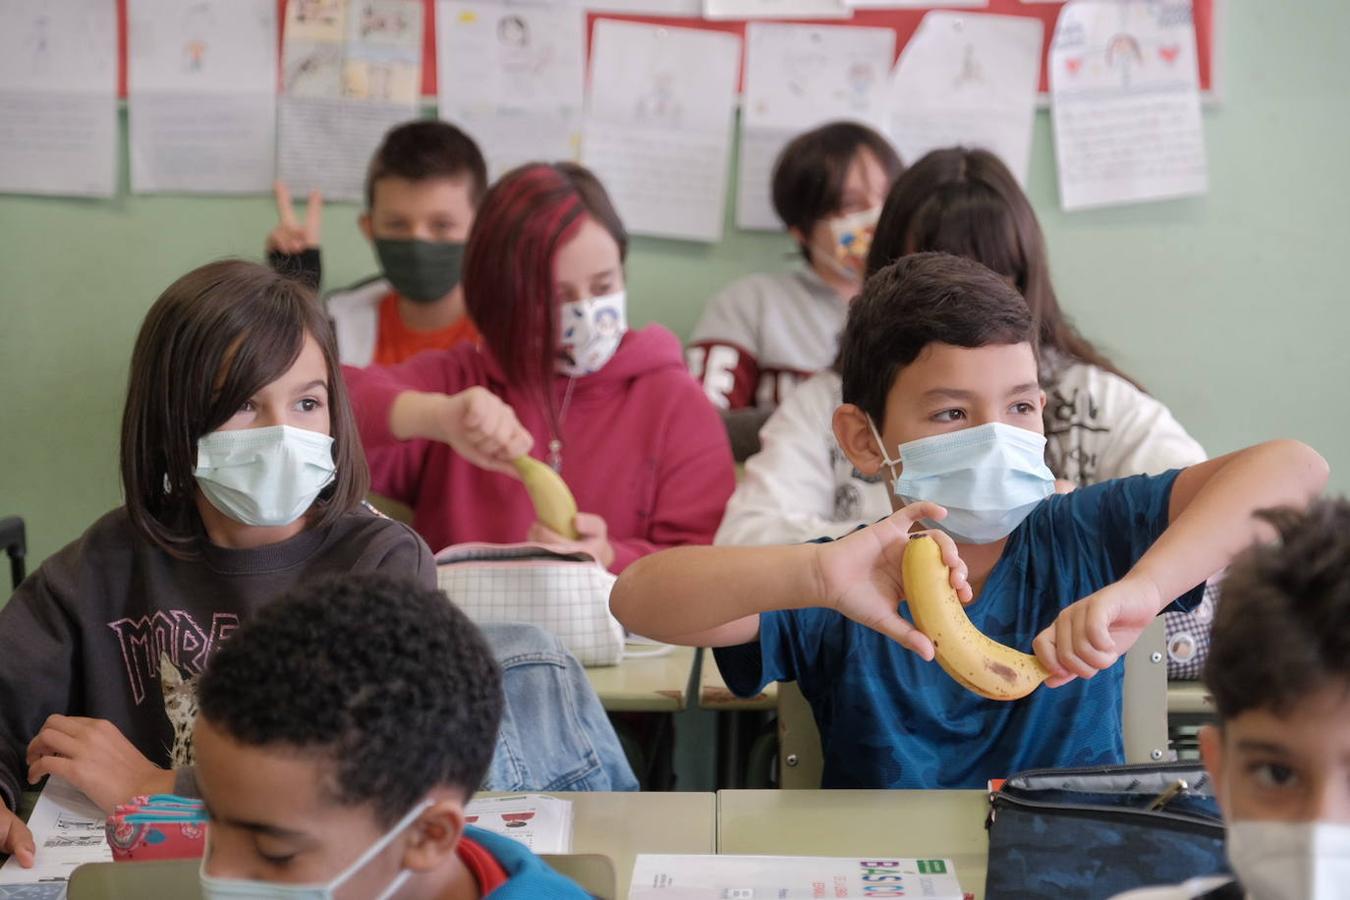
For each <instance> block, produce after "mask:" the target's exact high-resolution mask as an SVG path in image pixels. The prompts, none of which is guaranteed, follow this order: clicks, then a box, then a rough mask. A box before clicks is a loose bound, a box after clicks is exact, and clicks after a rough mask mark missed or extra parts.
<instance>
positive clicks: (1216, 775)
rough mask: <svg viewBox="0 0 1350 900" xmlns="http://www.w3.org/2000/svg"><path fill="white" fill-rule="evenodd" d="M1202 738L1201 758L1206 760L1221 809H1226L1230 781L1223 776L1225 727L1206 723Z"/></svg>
mask: <svg viewBox="0 0 1350 900" xmlns="http://www.w3.org/2000/svg"><path fill="white" fill-rule="evenodd" d="M1198 737H1199V738H1200V758H1201V759H1202V760H1204V762H1205V771H1206V772H1208V773H1209V780H1210V781H1211V782H1212V783H1213V785H1214V796H1215V798H1216V799H1217V800H1218V801H1219V809H1221V810H1224V809H1225V808H1226V807H1227V804H1228V798H1227V797H1225V796H1224V794H1225V793H1226V792H1227V787H1228V783H1227V782H1226V781H1225V780H1224V777H1223V768H1224V763H1225V760H1224V758H1223V729H1222V728H1220V727H1219V726H1217V725H1205V726H1204V727H1202V728H1201V729H1200V733H1199V735H1198Z"/></svg>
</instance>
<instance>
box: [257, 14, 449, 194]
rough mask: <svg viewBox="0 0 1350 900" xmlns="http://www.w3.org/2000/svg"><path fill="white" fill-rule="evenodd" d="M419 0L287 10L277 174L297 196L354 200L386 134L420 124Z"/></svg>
mask: <svg viewBox="0 0 1350 900" xmlns="http://www.w3.org/2000/svg"><path fill="white" fill-rule="evenodd" d="M422 9H423V7H422V3H421V0H311V2H307V3H288V4H287V5H286V24H285V29H284V31H283V45H282V96H281V99H280V101H279V105H278V116H277V175H278V177H279V178H280V179H281V180H282V181H284V182H286V183H287V184H288V185H289V186H290V188H291V190H292V191H294V192H296V193H305V192H307V191H309V190H311V189H313V188H318V189H319V190H320V191H322V192H323V195H324V197H325V198H326V199H332V200H357V199H360V197H361V192H362V188H363V184H364V181H365V170H366V164H367V162H368V161H369V159H370V156H371V154H372V153H374V151H375V148H376V146H378V145H379V142H380V139H381V138H383V136H384V133H385V132H386V131H388V130H389V129H390V128H392V127H393V126H394V125H397V124H399V123H401V122H405V121H408V120H409V119H414V118H416V117H417V104H418V100H419V97H420V92H421V84H422V27H423V22H422Z"/></svg>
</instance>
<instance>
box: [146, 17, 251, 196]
mask: <svg viewBox="0 0 1350 900" xmlns="http://www.w3.org/2000/svg"><path fill="white" fill-rule="evenodd" d="M276 46H277V5H276V3H275V2H274V0H194V2H192V3H183V2H182V0H129V2H128V4H127V106H128V116H129V123H130V134H129V140H128V146H129V150H130V154H131V189H132V190H133V191H136V192H138V193H142V192H155V191H174V192H184V193H251V192H266V191H270V190H271V187H272V181H273V178H274V177H275V174H274V149H273V148H274V145H275V143H276V87H277V54H276Z"/></svg>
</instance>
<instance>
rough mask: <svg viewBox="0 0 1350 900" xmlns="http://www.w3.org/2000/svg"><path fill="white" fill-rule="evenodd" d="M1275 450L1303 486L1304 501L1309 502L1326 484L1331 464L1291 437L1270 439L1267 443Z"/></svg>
mask: <svg viewBox="0 0 1350 900" xmlns="http://www.w3.org/2000/svg"><path fill="white" fill-rule="evenodd" d="M1268 446H1269V447H1270V448H1271V450H1272V452H1277V453H1278V454H1279V456H1280V459H1281V461H1282V463H1283V466H1284V467H1285V468H1286V470H1287V471H1288V472H1290V473H1291V474H1293V475H1295V477H1296V478H1297V479H1298V483H1299V485H1300V486H1301V487H1302V488H1303V497H1302V499H1303V500H1304V502H1311V501H1312V500H1313V499H1314V498H1315V497H1317V495H1318V494H1320V493H1322V490H1323V489H1324V488H1325V487H1326V486H1327V481H1328V480H1329V479H1330V478H1331V466H1330V465H1328V464H1327V461H1326V460H1325V459H1324V458H1323V457H1322V454H1320V453H1318V452H1317V451H1316V450H1314V449H1313V448H1312V447H1310V446H1308V445H1307V444H1305V443H1303V442H1302V441H1296V440H1294V439H1292V438H1283V439H1281V440H1277V441H1271V442H1270V444H1269V445H1268Z"/></svg>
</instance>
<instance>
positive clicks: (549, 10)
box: [436, 0, 586, 178]
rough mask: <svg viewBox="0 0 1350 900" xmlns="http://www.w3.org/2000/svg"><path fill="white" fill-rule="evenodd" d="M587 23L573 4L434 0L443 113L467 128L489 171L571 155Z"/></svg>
mask: <svg viewBox="0 0 1350 900" xmlns="http://www.w3.org/2000/svg"><path fill="white" fill-rule="evenodd" d="M585 26H586V16H585V13H584V12H582V11H581V10H580V9H578V8H576V7H571V6H557V7H540V6H526V5H523V4H517V3H505V2H499V3H485V2H481V0H480V2H462V0H440V3H439V4H438V5H437V7H436V71H437V77H438V80H439V91H440V114H441V118H443V119H446V120H448V121H451V122H454V123H455V124H457V125H459V126H460V127H461V128H464V129H465V130H466V131H468V132H469V133H470V134H472V135H473V137H474V140H476V141H477V142H478V144H479V146H481V147H482V148H483V152H484V153H485V154H486V156H487V160H488V168H489V170H490V174H491V177H493V178H496V177H497V176H498V175H500V174H501V173H502V172H504V171H506V170H508V169H511V168H514V167H515V166H518V165H520V164H521V163H525V162H530V161H532V160H545V161H553V160H560V159H569V160H570V159H576V157H577V151H578V149H579V147H580V143H581V116H582V110H583V108H584V83H585V77H586V70H585V65H586V63H585V41H586V37H585V35H586V32H585Z"/></svg>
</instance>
